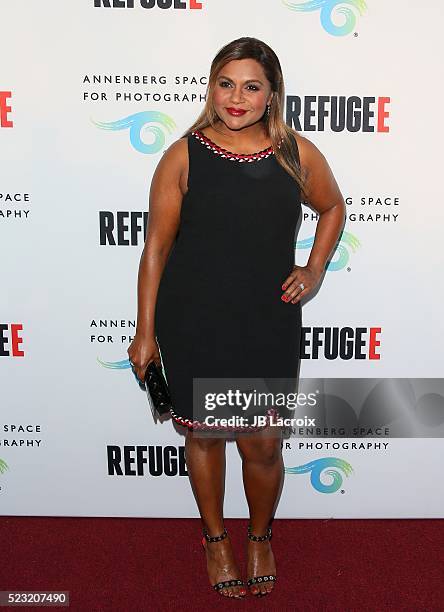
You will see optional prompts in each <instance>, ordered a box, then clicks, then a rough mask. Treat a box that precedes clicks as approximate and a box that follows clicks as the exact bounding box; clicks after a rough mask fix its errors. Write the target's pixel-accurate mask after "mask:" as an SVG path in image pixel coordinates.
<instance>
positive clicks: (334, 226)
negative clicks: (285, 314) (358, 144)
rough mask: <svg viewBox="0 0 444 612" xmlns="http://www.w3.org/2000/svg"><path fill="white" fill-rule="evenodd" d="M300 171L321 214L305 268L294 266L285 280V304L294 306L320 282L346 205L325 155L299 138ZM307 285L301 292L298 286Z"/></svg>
mask: <svg viewBox="0 0 444 612" xmlns="http://www.w3.org/2000/svg"><path fill="white" fill-rule="evenodd" d="M297 142H298V148H299V157H300V162H301V169H302V173H303V176H304V178H305V189H304V199H305V200H306V201H307V202H309V203H310V205H311V206H313V208H314V209H315V210H316V212H317V213H318V214H319V220H318V223H317V225H316V233H315V239H314V244H313V247H312V249H311V252H310V257H309V258H308V261H307V265H306V266H295V267H294V269H293V271H292V273H291V274H290V275H289V276H288V278H287V279H285V281H284V284H283V285H282V289H285V292H284V296H288V299H287V300H285V301H290V300H291V303H292V304H295V303H296V302H298V301H299V300H300V299H301V297H303V296H305V295H307V293H309V292H310V291H311V290H312V289H313V288H314V287H315V286H316V285H317V284H318V282H319V280H320V278H321V275H322V273H323V271H324V269H325V266H326V263H327V260H328V258H329V256H330V255H331V253H332V250H333V248H334V246H335V245H336V242H337V240H338V238H339V236H340V233H341V230H342V228H343V225H344V220H345V202H344V198H343V196H342V194H341V191H340V189H339V187H338V184H337V183H336V180H335V177H334V176H333V172H332V171H331V168H330V166H329V165H328V162H327V160H326V159H325V157H324V155H323V154H322V153H321V152H320V151H319V149H318V148H317V147H316V146H315V145H314V144H313V143H312V142H310V141H309V140H308V139H307V138H304V137H303V136H300V135H299V134H298V136H297ZM301 282H302V283H303V284H304V287H305V288H304V290H302V291H301V289H300V287H299V283H301Z"/></svg>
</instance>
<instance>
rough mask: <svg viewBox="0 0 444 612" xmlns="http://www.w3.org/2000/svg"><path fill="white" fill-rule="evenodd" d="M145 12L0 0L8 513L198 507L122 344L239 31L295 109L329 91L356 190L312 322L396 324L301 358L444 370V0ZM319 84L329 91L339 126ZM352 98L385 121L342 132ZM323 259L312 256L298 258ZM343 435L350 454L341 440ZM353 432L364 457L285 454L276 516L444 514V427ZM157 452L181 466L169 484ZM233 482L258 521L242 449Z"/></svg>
mask: <svg viewBox="0 0 444 612" xmlns="http://www.w3.org/2000/svg"><path fill="white" fill-rule="evenodd" d="M95 4H97V5H99V6H94V5H95ZM113 4H115V5H116V6H114V7H113V6H112V5H113ZM131 4H134V8H131V7H130V6H129V7H128V6H127V5H131ZM144 4H145V5H146V4H147V3H146V2H145V3H144V2H141V1H140V0H139V1H138V0H136V1H135V2H131V1H128V2H126V1H125V0H123V1H122V0H120V1H117V2H116V1H115V2H114V3H113V0H111V1H110V2H106V1H101V2H94V0H77V1H76V2H70V1H68V0H40V1H34V2H32V3H31V2H28V3H23V2H21V3H11V2H6V1H5V0H3V1H2V2H1V1H0V7H1V21H2V26H3V27H2V36H1V37H0V57H1V71H0V143H1V148H0V244H1V255H2V266H1V321H0V325H1V328H0V341H1V343H0V353H1V354H0V375H1V408H0V410H1V412H0V426H1V431H0V513H1V514H8V515H10V514H12V515H54V516H56V515H71V516H141V517H143V516H146V517H150V516H152V517H156V516H171V517H173V516H183V517H197V516H198V512H197V508H196V505H195V501H194V498H193V496H192V492H191V489H190V486H189V482H188V478H187V476H186V474H185V471H184V469H183V468H182V469H180V465H182V464H183V461H182V462H180V461H177V460H176V459H175V457H179V458H180V456H181V453H183V444H184V437H183V435H184V431H183V430H182V428H180V427H179V426H173V424H172V422H171V421H167V422H165V423H163V424H155V423H154V422H153V420H152V417H151V414H150V412H149V409H148V404H147V400H146V397H145V396H144V394H143V392H142V391H141V390H139V388H138V386H137V385H136V383H135V380H134V377H133V375H132V373H131V370H130V369H128V367H127V365H128V364H127V361H126V359H127V353H126V349H127V347H128V344H129V342H130V340H131V336H132V334H133V333H134V324H135V319H136V282H137V270H138V264H139V259H140V255H141V252H142V249H143V241H144V236H143V231H141V228H142V226H143V213H146V212H147V210H148V191H149V186H150V181H151V176H152V173H153V171H154V169H155V167H156V164H157V163H158V161H159V159H160V157H161V155H162V152H163V151H164V150H165V149H166V147H168V146H169V145H170V144H171V143H172V142H174V141H175V140H176V139H177V138H179V137H180V136H181V135H182V133H183V132H184V131H185V129H186V128H187V127H188V126H190V125H191V124H192V122H193V121H194V119H195V118H196V116H197V115H198V113H199V112H200V110H201V108H202V106H203V104H204V96H205V90H206V83H207V80H206V79H207V76H208V72H209V66H210V63H211V60H212V58H213V57H214V55H215V54H216V52H217V51H218V50H219V49H220V47H222V46H223V45H224V44H226V43H227V42H229V41H231V40H233V39H234V38H238V37H240V36H255V37H257V38H260V39H262V40H264V41H265V42H267V43H268V44H269V45H270V46H271V47H272V48H273V49H274V50H275V51H276V53H277V54H278V56H279V58H280V60H281V64H282V68H283V71H284V78H285V83H286V95H287V102H288V109H289V110H290V109H291V108H294V106H292V105H294V104H295V103H296V102H297V101H298V100H300V101H301V102H302V106H304V104H308V103H310V96H312V97H313V100H314V102H312V103H311V109H312V110H313V113H314V114H313V116H312V117H311V119H310V117H309V116H308V115H307V116H306V117H305V119H306V121H307V123H305V124H304V123H303V124H302V126H301V132H302V134H303V135H305V136H306V137H308V138H309V139H310V140H312V142H314V143H315V144H316V145H317V146H318V147H319V149H320V150H321V151H322V152H323V153H324V155H325V156H326V158H327V160H328V161H329V163H330V166H331V168H332V170H333V172H334V174H335V176H336V179H337V181H338V183H339V185H340V187H341V190H342V193H343V195H344V197H345V198H346V201H347V214H348V218H347V223H346V227H345V232H344V236H343V239H342V240H341V243H340V245H339V247H338V250H337V253H336V255H335V257H334V259H333V262H335V261H336V262H338V261H339V264H336V265H334V263H332V266H331V268H330V269H329V270H328V271H327V273H326V275H325V279H324V282H323V284H322V286H321V288H320V290H319V291H318V292H317V294H316V296H314V297H313V299H311V300H310V301H309V302H307V303H306V304H304V306H303V323H304V327H305V328H307V330H308V331H307V333H308V334H310V329H311V328H312V327H323V328H341V329H342V328H344V327H351V328H352V329H356V328H358V327H363V328H365V329H366V334H367V335H366V337H367V338H368V337H369V334H370V333H371V332H370V331H369V330H370V329H371V328H378V330H377V332H376V333H377V339H378V341H379V342H380V344H379V345H378V346H377V353H378V354H379V355H380V358H379V359H341V358H340V357H339V358H337V359H332V360H331V359H326V358H325V356H324V354H323V353H321V354H320V355H319V358H317V359H314V358H307V359H304V360H303V362H302V367H301V376H303V377H307V378H310V377H331V378H332V377H341V378H349V377H350V378H354V377H362V378H390V377H398V378H413V377H416V378H421V377H423V378H439V377H441V376H442V357H441V350H440V349H441V347H442V337H443V336H442V332H443V324H442V316H441V315H440V314H439V313H440V312H441V304H440V302H439V298H440V297H441V296H442V284H441V269H442V265H443V250H442V239H441V228H442V225H443V224H442V222H443V207H442V203H441V197H440V194H439V193H438V181H439V179H440V176H441V167H440V166H441V155H440V153H441V143H442V137H443V133H442V121H441V117H440V114H439V113H440V100H441V99H442V94H443V91H442V79H439V78H438V75H439V74H440V72H441V65H440V57H441V56H442V55H441V54H442V42H441V41H442V32H441V27H442V26H441V24H442V18H443V12H444V9H443V7H442V3H441V2H438V0H431V2H429V3H428V4H427V14H426V13H425V12H424V9H423V7H419V6H418V4H417V3H414V2H407V3H406V2H401V1H400V0H397V1H393V2H383V1H382V0H374V1H370V0H369V1H368V2H367V3H364V2H362V1H360V0H353V1H351V0H350V1H348V2H330V3H328V2H327V1H326V2H324V5H325V6H323V7H320V8H317V9H315V10H309V9H310V8H311V5H312V4H313V3H312V2H311V1H306V0H305V1H303V0H301V2H300V3H299V4H300V5H302V7H301V9H303V10H295V8H297V7H295V6H293V8H292V7H291V5H296V4H297V3H296V2H282V1H281V0H273V1H270V0H243V1H242V2H238V1H235V0H224V1H223V2H222V1H217V0H206V1H205V0H204V1H203V2H201V3H198V2H193V1H192V0H184V1H183V2H178V1H176V2H170V3H169V2H168V1H164V2H163V5H164V6H168V5H169V4H172V6H171V7H170V8H163V9H162V8H159V6H154V7H153V8H143V5H144ZM148 4H149V3H148ZM155 4H156V3H155ZM157 4H160V5H162V2H158V3H157ZM328 4H330V5H335V7H334V8H333V13H332V16H331V20H332V21H331V24H330V25H329V23H328V6H326V5H328ZM106 5H110V6H106ZM118 5H121V6H118ZM175 5H176V6H175ZM199 5H201V8H198V7H199ZM181 7H183V8H181ZM193 7H195V8H193ZM343 9H348V10H349V11H350V15H349V16H348V17H347V15H346V14H345V13H342V12H341V10H343ZM321 11H322V14H321ZM324 13H325V14H326V15H327V16H326V17H325V19H324V20H321V16H324ZM347 19H349V20H350V21H349V23H350V27H345V31H343V30H340V31H337V30H338V26H340V25H341V24H343V23H344V20H347ZM353 20H355V23H354V25H353ZM339 29H340V28H339ZM125 77H129V78H128V79H127V81H129V82H124V81H125ZM144 80H145V81H146V82H144ZM319 96H327V97H328V99H327V103H326V107H325V108H326V109H327V111H328V115H327V116H326V118H325V125H324V126H323V127H320V126H319V125H317V123H318V119H319V112H318V110H317V104H318V101H319ZM341 97H344V98H345V99H346V100H347V101H348V103H349V104H351V103H352V102H353V100H351V101H350V98H352V97H356V98H357V100H356V101H357V102H358V103H359V104H363V103H365V100H366V98H373V99H374V100H373V101H371V103H370V106H369V110H370V111H371V112H373V113H375V114H374V115H372V114H371V113H370V114H367V115H366V119H367V120H368V122H369V124H370V125H371V126H374V127H373V129H372V130H371V131H365V130H363V129H362V127H361V129H358V131H352V130H353V127H352V122H350V121H349V123H348V124H347V126H346V128H345V129H343V130H341V131H335V130H334V129H333V127H332V125H331V123H330V114H331V109H332V102H334V101H336V100H340V98H341ZM356 101H355V102H356ZM382 112H385V113H386V115H385V116H383V115H382V114H381V113H382ZM137 113H145V115H143V116H139V115H136V114H137ZM378 113H379V114H378ZM435 115H436V116H435ZM291 117H292V116H291V115H290V112H289V113H288V115H287V117H286V119H287V121H288V122H289V123H290V122H291ZM300 118H301V119H302V121H303V120H304V113H302V115H301V117H300ZM352 118H353V117H352V116H351V115H350V116H349V117H348V119H349V120H350V119H352ZM138 120H139V121H140V126H141V127H142V129H141V130H140V131H139V129H138V128H137V121H138ZM310 122H311V124H312V125H313V126H314V127H315V129H314V130H311V129H309V125H308V124H309V123H310ZM131 125H135V126H136V127H134V128H133V131H134V134H133V137H132V138H131V136H130V127H131ZM153 125H154V126H156V129H157V130H158V132H157V133H153V132H150V129H149V128H150V127H152V126H153ZM292 125H293V127H296V128H298V126H297V125H296V124H294V123H292ZM147 145H148V146H147ZM438 164H439V165H438ZM371 198H372V200H371ZM378 198H380V199H381V200H380V201H378V200H377V199H378ZM303 212H304V219H303V222H302V225H301V228H300V231H299V235H298V247H303V245H304V241H306V243H308V244H309V243H310V238H311V237H312V236H313V235H314V231H315V220H314V219H313V218H312V211H311V209H309V208H308V207H306V206H303ZM101 219H102V221H103V219H108V223H109V222H114V224H115V225H116V228H117V226H120V231H119V232H118V231H117V229H116V230H115V231H114V232H112V234H111V235H112V237H113V239H114V241H115V244H110V243H109V240H108V241H106V240H105V242H104V243H102V244H101V232H100V222H101ZM145 219H146V214H145ZM131 221H132V224H131ZM131 228H132V230H133V232H132V234H131ZM252 231H254V220H252ZM131 236H132V237H133V240H131ZM102 242H103V241H102ZM308 252H309V251H308V250H307V249H303V248H300V249H299V248H296V249H295V261H296V263H299V264H304V263H305V262H306V259H307V257H308ZM341 253H342V258H340V254H341ZM438 283H439V287H437V284H438ZM14 427H15V429H13V428H14ZM334 441H336V442H338V443H339V446H338V448H335V449H331V448H328V447H327V446H326V443H327V442H330V443H331V442H334ZM353 441H354V442H358V443H359V442H363V443H364V444H365V448H358V449H356V450H353V449H351V448H347V442H352V440H351V439H350V440H344V439H342V440H341V439H332V438H330V439H325V438H317V439H313V438H311V439H308V438H297V439H295V438H293V439H291V440H289V443H290V444H289V446H290V447H287V445H286V446H285V448H284V461H285V465H286V467H287V468H291V467H292V468H298V469H299V471H301V472H303V473H296V474H294V473H288V474H287V475H286V483H285V488H284V491H283V494H282V499H281V502H280V505H279V508H278V512H277V515H276V516H277V517H278V518H279V517H282V518H284V517H285V518H291V517H294V518H304V517H307V518H309V517H337V518H350V517H356V518H358V517H425V516H427V517H442V516H443V515H444V513H443V510H442V508H443V501H444V495H443V488H442V484H441V483H442V473H441V465H440V464H441V461H440V458H441V454H442V448H443V446H442V440H441V438H439V437H438V435H437V436H436V437H433V430H431V431H429V434H428V437H427V439H421V438H419V437H410V438H392V437H387V438H385V439H383V440H381V439H375V438H366V439H354V440H353ZM309 443H310V444H312V447H310V446H309ZM113 446H114V447H117V449H116V450H117V451H119V452H121V453H122V455H124V453H125V450H126V453H127V457H128V458H129V459H131V457H133V458H134V457H135V456H136V451H135V450H132V448H131V447H134V448H135V447H139V452H140V453H141V454H142V455H143V453H144V447H148V449H149V450H148V449H147V451H146V452H147V453H148V452H152V453H154V454H153V456H152V457H151V458H150V457H149V456H148V464H149V465H147V464H144V465H143V466H142V467H144V469H143V470H141V473H140V475H138V476H135V475H132V474H131V470H134V466H135V464H134V462H131V461H127V464H126V467H127V470H126V471H125V469H123V473H122V474H121V475H119V474H110V473H109V471H108V461H107V456H108V455H107V453H108V450H111V447H113ZM155 447H159V448H158V449H157V450H158V451H159V453H160V457H163V458H164V459H165V461H162V462H161V468H163V469H161V470H160V472H161V473H160V474H159V475H155V473H156V472H155V469H153V466H154V463H155V461H154V459H153V458H154V456H155V453H156V448H155ZM332 457H333V458H335V460H336V469H335V471H336V474H337V475H340V478H343V481H342V483H340V485H338V486H337V487H336V488H334V490H331V491H329V492H324V491H322V487H319V486H316V484H313V483H312V482H311V480H310V469H308V468H307V470H305V471H304V469H303V468H302V467H301V466H304V465H306V464H313V465H317V466H324V465H325V467H328V466H329V465H330V464H331V459H330V458H332ZM347 464H348V465H349V466H351V467H352V470H348V471H347V469H346V467H345V466H346V465H347ZM120 465H123V463H121V464H120ZM149 467H150V468H151V469H148V468H149ZM154 467H155V466H154ZM298 469H296V471H298ZM169 474H171V475H169ZM227 478H228V480H227V490H226V502H225V513H226V516H227V517H246V516H247V505H246V501H245V498H244V493H243V489H242V483H241V465H240V460H239V456H238V453H237V450H236V448H235V446H234V444H232V443H231V444H229V448H228V469H227ZM322 482H323V483H324V484H326V485H328V484H330V483H331V482H332V476H331V474H329V473H327V472H324V473H323V474H322Z"/></svg>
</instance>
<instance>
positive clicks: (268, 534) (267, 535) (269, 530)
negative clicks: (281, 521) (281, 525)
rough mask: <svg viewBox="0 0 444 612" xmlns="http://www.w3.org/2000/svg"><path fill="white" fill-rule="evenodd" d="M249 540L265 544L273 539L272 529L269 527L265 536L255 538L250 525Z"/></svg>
mask: <svg viewBox="0 0 444 612" xmlns="http://www.w3.org/2000/svg"><path fill="white" fill-rule="evenodd" d="M248 538H249V539H250V540H253V542H265V540H269V539H270V538H271V527H268V529H267V533H266V534H265V535H263V536H255V535H253V534H252V533H251V525H248Z"/></svg>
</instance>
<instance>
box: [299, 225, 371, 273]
mask: <svg viewBox="0 0 444 612" xmlns="http://www.w3.org/2000/svg"><path fill="white" fill-rule="evenodd" d="M314 238H315V237H314V236H310V237H309V238H305V239H304V240H298V241H297V242H295V248H296V249H310V248H311V247H312V246H313V243H314ZM360 246H361V243H360V242H359V240H358V239H357V238H356V236H355V235H354V234H351V233H350V232H345V231H344V232H342V235H341V239H340V241H339V244H338V246H337V247H336V249H335V252H334V256H333V257H337V259H335V260H334V261H333V260H332V261H329V262H328V264H327V268H326V269H327V270H328V271H329V272H337V271H338V270H342V269H343V268H345V266H346V265H347V264H348V262H349V259H350V250H351V251H352V252H353V253H355V252H356V249H358V247H360Z"/></svg>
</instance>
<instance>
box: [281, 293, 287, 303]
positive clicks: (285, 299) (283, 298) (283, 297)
mask: <svg viewBox="0 0 444 612" xmlns="http://www.w3.org/2000/svg"><path fill="white" fill-rule="evenodd" d="M281 299H282V300H284V302H286V301H287V300H288V297H287V296H286V295H285V294H284V295H283V296H281Z"/></svg>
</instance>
